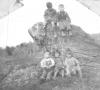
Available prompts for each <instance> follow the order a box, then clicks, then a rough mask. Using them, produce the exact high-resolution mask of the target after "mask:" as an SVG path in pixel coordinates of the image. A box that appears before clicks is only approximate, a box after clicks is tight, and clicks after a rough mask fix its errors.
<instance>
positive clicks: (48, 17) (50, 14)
mask: <svg viewBox="0 0 100 90" xmlns="http://www.w3.org/2000/svg"><path fill="white" fill-rule="evenodd" d="M46 6H47V10H46V11H45V14H44V19H45V21H46V26H47V25H48V24H52V25H54V24H56V22H57V12H56V10H55V9H53V8H52V3H51V2H47V4H46Z"/></svg>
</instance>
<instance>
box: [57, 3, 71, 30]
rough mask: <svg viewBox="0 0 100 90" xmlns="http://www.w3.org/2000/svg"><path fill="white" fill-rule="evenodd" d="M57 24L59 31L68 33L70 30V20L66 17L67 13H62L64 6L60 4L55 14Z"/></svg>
mask: <svg viewBox="0 0 100 90" xmlns="http://www.w3.org/2000/svg"><path fill="white" fill-rule="evenodd" d="M57 19H58V20H57V22H58V27H59V28H60V30H64V29H67V30H68V31H69V30H70V29H71V26H70V23H71V19H70V17H69V15H68V13H67V12H65V11H64V5H63V4H60V5H59V12H58V14H57Z"/></svg>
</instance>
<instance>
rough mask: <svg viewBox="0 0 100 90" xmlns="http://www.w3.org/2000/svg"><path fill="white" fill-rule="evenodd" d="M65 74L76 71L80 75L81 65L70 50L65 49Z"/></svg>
mask: <svg viewBox="0 0 100 90" xmlns="http://www.w3.org/2000/svg"><path fill="white" fill-rule="evenodd" d="M64 65H65V67H66V68H65V70H66V75H68V76H70V75H71V73H74V74H76V71H77V72H78V73H79V75H80V77H82V72H81V67H80V63H79V61H78V60H77V59H76V58H74V57H73V55H72V52H71V50H70V49H69V50H67V54H66V59H65V61H64Z"/></svg>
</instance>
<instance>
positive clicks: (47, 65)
mask: <svg viewBox="0 0 100 90" xmlns="http://www.w3.org/2000/svg"><path fill="white" fill-rule="evenodd" d="M54 65H55V61H54V60H53V58H50V54H49V52H46V53H45V54H44V58H43V59H42V60H41V62H40V66H41V68H42V70H43V73H42V75H41V77H40V78H41V79H46V80H50V79H51V75H52V73H53V70H52V67H54Z"/></svg>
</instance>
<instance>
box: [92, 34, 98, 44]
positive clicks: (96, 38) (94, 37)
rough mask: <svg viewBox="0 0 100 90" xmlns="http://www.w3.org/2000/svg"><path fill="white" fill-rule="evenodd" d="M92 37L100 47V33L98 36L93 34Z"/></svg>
mask: <svg viewBox="0 0 100 90" xmlns="http://www.w3.org/2000/svg"><path fill="white" fill-rule="evenodd" d="M91 37H92V38H93V39H95V42H96V43H98V44H99V45H100V33H98V34H92V35H91Z"/></svg>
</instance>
